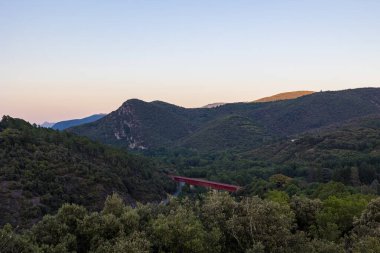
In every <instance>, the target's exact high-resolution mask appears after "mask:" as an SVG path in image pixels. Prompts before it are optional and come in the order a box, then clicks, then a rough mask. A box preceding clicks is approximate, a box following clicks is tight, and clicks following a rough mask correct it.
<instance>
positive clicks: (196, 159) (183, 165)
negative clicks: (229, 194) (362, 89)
mask: <svg viewBox="0 0 380 253" xmlns="http://www.w3.org/2000/svg"><path fill="white" fill-rule="evenodd" d="M205 138H207V136H205ZM145 154H146V155H149V156H155V157H159V158H161V159H162V160H163V161H164V162H165V163H167V164H170V165H171V167H173V168H176V170H177V171H178V172H179V173H180V174H182V175H185V176H190V177H201V178H208V179H211V180H215V181H221V182H225V183H231V184H238V185H241V186H249V187H246V189H250V188H251V186H252V187H253V188H255V187H257V185H255V184H256V183H257V181H258V180H259V181H260V180H268V179H269V177H270V176H272V175H273V174H283V175H286V176H288V177H291V178H294V179H297V180H298V181H299V183H298V184H312V183H327V182H329V181H331V180H333V181H335V182H341V183H343V184H345V185H349V186H353V187H357V188H358V189H359V192H367V193H373V194H380V188H379V186H380V184H379V181H380V116H368V117H364V118H360V119H356V120H352V121H350V122H347V123H345V124H339V125H338V126H330V127H327V128H323V129H319V130H318V131H313V132H309V133H304V134H301V135H299V136H296V137H289V138H284V139H282V140H279V141H277V142H274V143H272V144H269V145H263V146H261V147H258V148H256V149H253V150H251V151H247V152H209V153H207V154H203V153H200V152H197V151H196V150H188V149H177V150H173V149H171V150H168V149H159V150H150V151H149V150H148V151H145ZM252 184H253V185H252ZM297 187H298V186H297ZM256 190H257V189H256ZM256 193H257V192H256Z"/></svg>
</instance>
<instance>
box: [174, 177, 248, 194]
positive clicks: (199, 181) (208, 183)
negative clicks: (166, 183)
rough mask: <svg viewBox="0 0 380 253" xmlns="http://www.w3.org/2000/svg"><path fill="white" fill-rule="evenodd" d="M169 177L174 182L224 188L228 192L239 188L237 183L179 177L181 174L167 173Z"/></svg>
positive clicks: (216, 188)
mask: <svg viewBox="0 0 380 253" xmlns="http://www.w3.org/2000/svg"><path fill="white" fill-rule="evenodd" d="M169 177H170V178H171V179H173V180H174V181H176V182H184V183H187V184H190V185H195V186H202V187H207V188H212V189H215V190H225V191H229V192H236V191H237V190H239V189H241V187H240V186H237V185H231V184H223V183H218V182H214V181H208V180H204V179H198V178H191V177H181V176H175V175H169Z"/></svg>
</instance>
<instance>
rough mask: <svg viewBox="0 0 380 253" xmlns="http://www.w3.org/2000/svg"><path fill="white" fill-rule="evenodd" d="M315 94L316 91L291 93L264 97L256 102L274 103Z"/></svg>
mask: <svg viewBox="0 0 380 253" xmlns="http://www.w3.org/2000/svg"><path fill="white" fill-rule="evenodd" d="M313 93H315V92H314V91H290V92H283V93H279V94H276V95H273V96H269V97H264V98H260V99H257V100H255V101H254V102H272V101H279V100H287V99H295V98H299V97H302V96H306V95H310V94H313Z"/></svg>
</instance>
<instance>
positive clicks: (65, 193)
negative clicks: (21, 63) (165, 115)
mask: <svg viewBox="0 0 380 253" xmlns="http://www.w3.org/2000/svg"><path fill="white" fill-rule="evenodd" d="M172 190H175V185H174V184H173V183H172V182H170V180H169V179H168V178H167V176H166V175H165V174H164V173H162V172H161V170H160V169H159V166H158V165H157V164H156V163H155V162H153V161H151V160H149V159H146V158H142V157H140V156H136V155H131V154H128V153H126V152H124V151H120V150H117V149H114V148H111V147H107V146H104V145H102V144H99V143H96V142H93V141H90V140H89V139H87V138H85V137H78V136H75V135H73V134H70V133H67V132H58V131H55V130H51V129H45V128H39V127H36V126H32V125H30V124H29V123H27V122H25V121H23V120H19V119H13V118H11V117H8V116H4V117H3V119H2V121H1V122H0V217H1V219H0V224H1V225H3V224H5V223H8V222H9V223H11V224H17V225H19V226H25V225H30V223H33V222H35V221H36V220H38V219H39V218H41V217H42V216H43V215H44V214H47V213H52V212H54V211H56V210H57V209H58V208H59V207H60V206H61V205H62V204H63V203H76V204H80V205H83V206H85V207H87V208H89V210H99V209H101V207H102V205H103V202H104V200H105V199H106V197H107V195H109V194H112V193H113V192H116V193H118V194H119V195H120V196H121V197H122V198H123V200H124V201H125V202H126V203H129V204H131V205H134V204H135V203H136V201H142V202H147V201H157V202H158V201H160V200H161V199H163V198H165V197H166V192H168V191H172Z"/></svg>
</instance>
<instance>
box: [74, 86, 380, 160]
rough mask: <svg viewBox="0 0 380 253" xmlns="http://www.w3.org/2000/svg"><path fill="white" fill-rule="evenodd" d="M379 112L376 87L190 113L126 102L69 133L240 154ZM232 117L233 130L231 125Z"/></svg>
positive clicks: (123, 143) (126, 143) (137, 145)
mask: <svg viewBox="0 0 380 253" xmlns="http://www.w3.org/2000/svg"><path fill="white" fill-rule="evenodd" d="M379 113H380V89H378V88H365V89H354V90H344V91H334V92H318V93H313V94H311V95H307V96H303V97H299V98H297V99H291V100H284V101H276V102H268V103H234V104H226V105H223V106H219V107H216V108H196V109H186V108H182V107H178V106H175V105H171V104H167V103H164V102H158V101H155V102H151V103H147V102H144V101H140V100H137V99H132V100H128V101H127V102H125V103H124V104H123V105H122V106H121V107H120V108H119V109H117V110H116V111H114V112H112V113H110V114H109V115H107V116H105V117H104V118H102V119H100V120H98V121H95V122H92V123H89V124H84V125H81V126H77V127H74V128H71V129H69V131H70V132H73V133H76V134H79V135H84V136H88V137H90V138H92V139H95V140H99V141H101V142H103V143H106V144H112V145H117V146H120V147H125V148H131V149H143V148H149V149H152V148H162V147H166V148H167V147H171V148H172V147H178V146H179V147H192V148H196V149H197V150H198V151H199V152H209V151H210V150H211V151H215V150H216V151H224V150H226V149H230V148H233V149H234V150H241V151H245V150H249V149H252V148H254V147H258V146H260V145H262V143H265V142H268V141H273V140H276V139H278V138H283V137H288V136H289V135H295V134H300V133H303V132H305V131H309V130H313V129H318V128H321V127H325V126H328V125H331V124H336V123H342V122H344V121H347V120H351V119H354V118H357V117H364V116H367V115H371V114H379ZM231 117H232V118H231ZM234 119H235V120H236V121H237V122H236V124H238V127H237V128H235V127H231V124H230V123H231V121H233V120H234ZM233 124H235V123H233ZM233 124H232V125H233ZM242 125H243V126H242ZM245 126H247V127H245ZM237 132H241V134H237ZM252 135H254V136H252ZM205 136H206V137H207V138H204V137H205Z"/></svg>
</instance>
